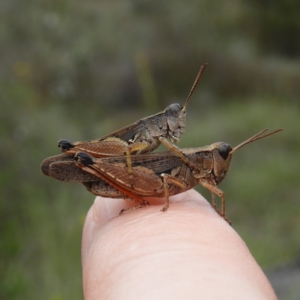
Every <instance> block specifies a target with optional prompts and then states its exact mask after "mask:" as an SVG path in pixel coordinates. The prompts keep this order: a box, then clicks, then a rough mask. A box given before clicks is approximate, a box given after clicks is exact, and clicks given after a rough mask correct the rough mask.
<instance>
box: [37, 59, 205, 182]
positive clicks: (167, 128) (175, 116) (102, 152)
mask: <svg viewBox="0 0 300 300" xmlns="http://www.w3.org/2000/svg"><path fill="white" fill-rule="evenodd" d="M206 66H207V64H205V65H204V66H201V68H200V71H199V73H198V75H197V77H196V79H195V81H194V84H193V86H192V88H191V91H190V93H189V95H188V97H187V99H186V101H185V104H184V105H181V104H178V103H173V104H171V105H169V106H168V107H167V108H166V109H165V110H164V111H162V112H159V113H157V114H154V115H152V116H149V117H146V118H143V119H140V120H139V121H137V122H135V123H133V124H131V125H128V126H126V127H124V128H122V129H119V130H117V131H115V132H113V133H111V134H109V135H106V136H104V137H102V138H100V139H98V140H93V141H84V142H75V143H71V142H69V141H66V140H60V141H59V143H58V146H59V147H60V148H61V150H62V151H63V152H64V153H66V154H69V155H75V154H76V153H77V152H78V151H83V152H86V153H88V154H90V155H92V156H95V157H109V156H111V157H114V156H119V155H126V160H127V170H128V171H127V172H128V173H129V174H131V173H132V170H131V155H132V154H144V153H148V152H151V151H153V150H155V149H156V148H157V147H158V146H159V145H160V144H161V139H164V140H167V139H168V140H170V141H171V142H172V143H176V142H178V141H179V138H180V136H181V134H182V133H183V132H184V129H185V125H186V108H187V105H188V103H189V101H190V98H191V96H192V94H193V92H194V90H195V88H196V86H197V84H198V82H199V80H200V78H201V76H202V74H203V73H204V71H205V68H206ZM42 164H43V163H42ZM42 170H43V166H42ZM44 174H45V173H44ZM46 175H47V174H46ZM130 178H131V179H132V176H131V175H130Z"/></svg>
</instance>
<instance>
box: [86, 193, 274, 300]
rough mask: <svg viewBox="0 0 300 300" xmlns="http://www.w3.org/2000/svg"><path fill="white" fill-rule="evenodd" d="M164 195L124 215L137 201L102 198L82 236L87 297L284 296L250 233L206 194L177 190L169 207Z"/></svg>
mask: <svg viewBox="0 0 300 300" xmlns="http://www.w3.org/2000/svg"><path fill="white" fill-rule="evenodd" d="M147 200H149V199H147ZM163 201H164V199H157V198H153V199H150V200H149V202H150V203H151V206H149V207H145V208H142V209H138V210H136V211H132V212H127V213H124V214H122V215H120V216H118V214H119V212H120V210H121V209H122V208H125V207H126V205H127V207H129V206H134V205H136V203H134V202H133V201H126V202H125V201H123V200H122V199H121V200H120V199H109V198H101V197H97V198H96V200H95V203H94V204H93V205H92V207H91V208H90V210H89V213H88V215H87V218H86V221H85V225H84V230H83V240H82V268H83V289H84V296H85V299H86V300H91V299H122V300H123V299H126V300H127V299H172V300H173V299H256V300H257V299H277V298H276V296H275V293H274V291H273V289H272V287H271V285H270V283H269V281H268V280H267V278H266V277H265V275H264V273H263V272H262V270H261V269H260V267H259V266H258V265H257V263H256V261H255V260H254V258H253V257H252V255H251V253H250V252H249V250H248V248H247V246H246V245H245V243H244V242H243V240H242V239H241V238H240V237H239V236H238V234H237V233H236V232H235V231H234V229H233V228H232V227H231V226H229V225H228V223H227V222H226V221H224V219H222V218H221V217H220V216H219V215H218V214H217V213H216V212H215V211H214V209H213V208H212V207H211V206H210V204H209V203H208V202H207V201H206V200H205V199H204V198H203V197H202V196H201V195H200V194H199V193H197V192H196V191H195V190H189V191H187V192H185V193H182V194H179V195H176V196H173V197H170V202H171V204H170V208H169V209H168V211H167V212H161V211H160V209H161V208H162V207H163ZM154 204H158V205H154Z"/></svg>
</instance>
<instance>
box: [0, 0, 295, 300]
mask: <svg viewBox="0 0 300 300" xmlns="http://www.w3.org/2000/svg"><path fill="white" fill-rule="evenodd" d="M299 15H300V6H299V4H298V2H296V1H282V0H281V1H280V0H277V1H254V2H253V1H246V0H244V1H234V0H229V1H220V0H217V1H209V0H201V1H194V0H188V1H176V0H175V1H174V0H173V1H170V0H167V1H156V0H152V1H149V0H132V1H129V0H123V1H106V0H103V1H93V0H86V1H76V0H72V1H71V0H66V1H49V0H48V1H41V0H31V1H21V0H12V1H10V0H4V1H1V3H0V24H1V31H0V54H1V67H0V99H1V110H0V117H1V123H0V134H1V148H0V153H1V155H0V163H1V169H0V186H1V190H0V191H1V192H0V193H1V194H0V197H1V198H0V212H1V228H0V230H1V243H0V251H1V261H0V269H1V270H2V272H3V274H4V276H3V278H2V280H1V282H0V298H1V299H53V300H54V299H81V298H82V296H81V295H82V288H81V269H80V238H81V230H82V225H83V220H84V216H85V214H86V212H87V210H88V208H89V206H90V205H91V203H92V201H93V198H94V197H93V196H92V195H91V194H88V193H87V192H86V191H85V189H84V188H83V187H82V186H80V185H75V184H74V185H72V184H66V183H61V182H58V181H55V180H51V179H50V178H47V177H45V176H43V175H42V174H41V173H40V170H39V165H40V163H41V161H42V160H43V159H44V158H46V157H47V156H51V155H55V154H58V153H59V151H58V148H57V147H56V143H57V141H58V140H59V139H60V138H67V139H70V140H73V141H75V140H88V139H94V138H97V137H101V136H102V135H104V134H108V133H109V132H111V131H113V130H116V129H118V128H120V127H121V126H124V125H127V124H129V123H131V122H133V121H135V120H137V119H139V118H141V117H145V116H147V115H150V114H151V113H154V112H157V111H158V110H161V109H163V108H164V107H165V106H166V105H168V104H170V103H172V102H180V103H182V102H183V101H184V99H185V97H186V95H187V93H188V91H189V89H190V87H191V84H192V82H193V80H194V78H195V76H196V73H197V71H198V69H199V67H200V65H201V64H204V63H205V62H208V64H209V66H208V68H207V70H206V72H205V74H204V76H203V78H202V79H201V82H200V83H199V86H198V87H197V90H196V91H195V95H194V96H193V99H192V101H191V103H190V107H189V109H188V121H187V128H186V129H187V132H186V133H185V135H184V136H183V137H182V139H181V142H180V144H179V146H181V147H193V146H201V145H205V144H210V143H212V142H216V141H219V140H224V141H226V142H229V143H231V144H232V145H236V144H237V143H239V142H241V141H242V140H244V139H246V138H248V137H249V136H250V135H252V134H254V133H256V132H258V131H259V130H261V129H263V128H265V127H270V128H271V129H276V128H280V127H284V128H285V130H284V132H282V133H279V134H277V135H275V136H273V137H270V138H268V139H266V140H264V141H260V142H257V143H256V144H252V145H249V146H247V147H245V148H243V149H241V150H240V151H239V152H237V153H235V156H234V158H233V162H232V167H231V170H230V172H229V174H228V178H226V179H225V181H224V183H222V185H221V188H222V189H223V190H224V191H225V192H226V195H227V198H228V216H229V218H230V219H231V220H232V222H233V226H234V228H235V229H236V230H237V231H238V233H239V234H240V235H241V236H242V237H243V239H244V240H245V242H246V243H247V245H248V246H249V248H250V250H251V251H252V253H253V255H254V256H255V258H256V259H257V260H258V262H259V263H260V265H262V266H263V267H268V268H275V267H276V266H278V265H282V264H285V263H288V262H293V260H294V259H297V257H299V249H300V239H299V228H300V218H299V215H300V208H299V207H300V205H299V198H300V189H299V183H298V178H299V175H298V166H299V165H300V158H299V147H300V141H299V113H300V104H299V94H300V85H299V82H300V61H299V54H300V53H299V52H300V40H299V34H298V33H299V30H300V28H299V27H300V22H299V20H298V19H299V18H298V16H299ZM199 190H200V191H201V192H204V193H205V195H206V196H207V197H209V194H207V193H206V192H205V191H203V188H199ZM294 288H296V287H294ZM298 292H299V291H298ZM278 293H282V291H278ZM296 293H297V291H296V290H289V291H286V290H285V291H284V296H285V298H283V297H282V298H281V299H298V298H299V294H296ZM280 295H281V294H280Z"/></svg>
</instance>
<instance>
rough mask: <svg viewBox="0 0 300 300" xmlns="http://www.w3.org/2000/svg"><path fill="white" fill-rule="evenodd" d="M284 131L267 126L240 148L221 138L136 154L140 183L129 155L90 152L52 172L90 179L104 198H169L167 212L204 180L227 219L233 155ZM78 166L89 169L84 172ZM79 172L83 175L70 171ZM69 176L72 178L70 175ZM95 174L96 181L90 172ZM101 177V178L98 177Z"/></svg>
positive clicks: (141, 203) (51, 167)
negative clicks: (226, 188) (172, 199)
mask: <svg viewBox="0 0 300 300" xmlns="http://www.w3.org/2000/svg"><path fill="white" fill-rule="evenodd" d="M281 130H282V129H278V130H275V131H273V132H270V133H267V134H265V135H263V133H264V132H266V131H267V129H264V130H262V131H260V132H258V133H257V134H255V135H254V136H252V137H250V138H249V139H247V140H245V141H244V142H242V143H240V144H239V145H237V146H236V147H234V148H232V147H231V146H230V145H229V144H227V143H224V142H218V143H214V144H211V145H209V146H204V147H199V148H187V149H179V148H177V147H176V146H174V145H171V146H170V147H171V148H172V149H171V150H172V151H167V152H159V153H152V154H144V155H135V156H132V175H133V180H134V186H133V187H132V186H131V180H130V178H129V177H128V171H127V163H126V158H125V157H112V158H95V157H92V156H90V155H89V154H87V153H84V152H78V153H76V155H75V160H76V163H75V162H74V161H73V162H72V161H58V162H55V163H51V164H50V165H49V170H50V171H49V173H50V176H52V177H54V178H56V179H59V180H64V181H77V182H84V184H85V186H86V187H87V189H88V190H89V191H91V192H92V193H93V194H95V195H101V196H104V197H111V196H112V197H115V198H121V197H124V195H125V196H127V197H129V198H132V199H134V200H136V201H138V202H139V205H138V206H136V207H135V208H139V207H142V206H145V205H147V201H145V200H144V199H143V197H149V196H154V197H165V205H164V207H163V208H162V211H167V209H168V207H169V196H171V195H175V194H179V193H182V192H184V191H187V190H189V189H191V188H193V187H195V186H196V185H198V184H201V185H202V186H204V187H205V188H207V189H208V190H210V191H211V193H212V206H213V207H214V209H215V210H216V211H217V212H218V213H219V214H220V215H221V216H222V217H223V218H224V219H225V220H227V219H226V213H225V208H226V200H225V193H224V192H223V191H222V190H220V189H219V188H218V187H217V186H218V185H219V184H220V182H221V181H222V180H223V179H224V178H225V176H226V174H227V172H228V170H229V166H230V162H231V158H232V155H233V153H234V152H235V151H237V150H238V149H240V148H241V147H243V146H245V145H246V144H249V143H251V142H254V141H257V140H259V139H262V138H265V137H267V136H270V135H272V134H275V133H276V132H279V131H281ZM76 165H77V166H78V167H79V168H80V169H81V170H82V171H83V172H82V173H80V171H78V168H76ZM72 172H75V173H76V172H78V173H77V174H79V176H77V177H76V178H75V176H71V175H70V173H72ZM67 174H69V176H70V177H71V178H72V180H69V179H66V178H67ZM89 175H90V176H93V178H92V180H90V178H89V177H88V176H89ZM96 178H98V180H94V179H96ZM215 195H217V196H219V197H220V198H221V200H222V205H221V211H219V210H218V209H217V206H216V202H215Z"/></svg>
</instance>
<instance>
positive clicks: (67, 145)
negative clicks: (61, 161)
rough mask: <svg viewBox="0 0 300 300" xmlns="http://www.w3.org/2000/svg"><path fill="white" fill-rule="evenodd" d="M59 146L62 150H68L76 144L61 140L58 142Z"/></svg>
mask: <svg viewBox="0 0 300 300" xmlns="http://www.w3.org/2000/svg"><path fill="white" fill-rule="evenodd" d="M58 147H59V148H60V149H61V150H62V151H68V150H70V149H71V148H74V145H73V144H72V143H70V142H68V141H66V140H60V141H59V142H58Z"/></svg>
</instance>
